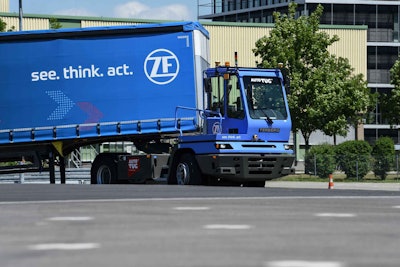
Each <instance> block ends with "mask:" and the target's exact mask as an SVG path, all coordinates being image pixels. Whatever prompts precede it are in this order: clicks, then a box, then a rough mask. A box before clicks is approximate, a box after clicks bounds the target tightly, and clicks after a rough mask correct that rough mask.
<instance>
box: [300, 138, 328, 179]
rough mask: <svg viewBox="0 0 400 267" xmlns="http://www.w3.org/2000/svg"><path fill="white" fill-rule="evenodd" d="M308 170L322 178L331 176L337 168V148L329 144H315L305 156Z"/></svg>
mask: <svg viewBox="0 0 400 267" xmlns="http://www.w3.org/2000/svg"><path fill="white" fill-rule="evenodd" d="M305 160H306V161H305V164H306V166H305V167H306V172H307V173H314V174H315V175H317V176H319V177H321V178H327V177H329V174H332V173H333V172H334V171H335V169H336V159H335V149H334V146H332V145H329V144H322V145H317V146H313V147H312V148H311V149H310V150H309V151H308V152H307V154H306V157H305Z"/></svg>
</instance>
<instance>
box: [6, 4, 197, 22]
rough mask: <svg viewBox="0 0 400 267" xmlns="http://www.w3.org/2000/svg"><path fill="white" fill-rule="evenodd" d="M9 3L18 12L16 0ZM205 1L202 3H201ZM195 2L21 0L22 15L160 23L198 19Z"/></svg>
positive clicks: (12, 9) (11, 8)
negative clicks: (158, 21) (89, 17)
mask: <svg viewBox="0 0 400 267" xmlns="http://www.w3.org/2000/svg"><path fill="white" fill-rule="evenodd" d="M9 1H10V12H16V13H18V6H19V5H18V3H19V0H9ZM203 1H204V0H203ZM197 3H198V0H147V1H146V0H23V1H22V7H23V13H26V14H46V15H71V16H94V17H114V18H135V19H159V20H197Z"/></svg>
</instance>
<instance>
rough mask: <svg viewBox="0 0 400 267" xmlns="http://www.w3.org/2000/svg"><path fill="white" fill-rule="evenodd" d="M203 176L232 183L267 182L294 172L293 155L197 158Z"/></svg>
mask: <svg viewBox="0 0 400 267" xmlns="http://www.w3.org/2000/svg"><path fill="white" fill-rule="evenodd" d="M196 158H197V161H198V163H199V166H200V168H201V171H202V174H203V175H208V176H211V177H215V178H222V179H227V180H231V181H240V182H245V181H266V180H272V179H275V178H279V177H282V176H285V175H288V174H290V173H291V172H292V164H293V161H294V155H292V154H216V155H197V156H196Z"/></svg>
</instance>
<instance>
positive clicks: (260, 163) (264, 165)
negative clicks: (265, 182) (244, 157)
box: [247, 157, 277, 174]
mask: <svg viewBox="0 0 400 267" xmlns="http://www.w3.org/2000/svg"><path fill="white" fill-rule="evenodd" d="M276 162H277V158H274V157H269V158H263V157H251V158H248V162H247V166H248V173H249V174H271V173H272V171H273V169H274V167H275V165H276Z"/></svg>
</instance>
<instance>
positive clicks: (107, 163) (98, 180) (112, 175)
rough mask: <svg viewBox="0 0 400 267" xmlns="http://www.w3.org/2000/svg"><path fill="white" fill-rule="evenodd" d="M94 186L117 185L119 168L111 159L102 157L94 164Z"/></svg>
mask: <svg viewBox="0 0 400 267" xmlns="http://www.w3.org/2000/svg"><path fill="white" fill-rule="evenodd" d="M90 176H91V183H92V184H115V183H117V167H116V164H115V162H114V161H113V159H112V158H110V157H101V158H99V159H96V160H95V162H93V165H92V169H91V175H90Z"/></svg>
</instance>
